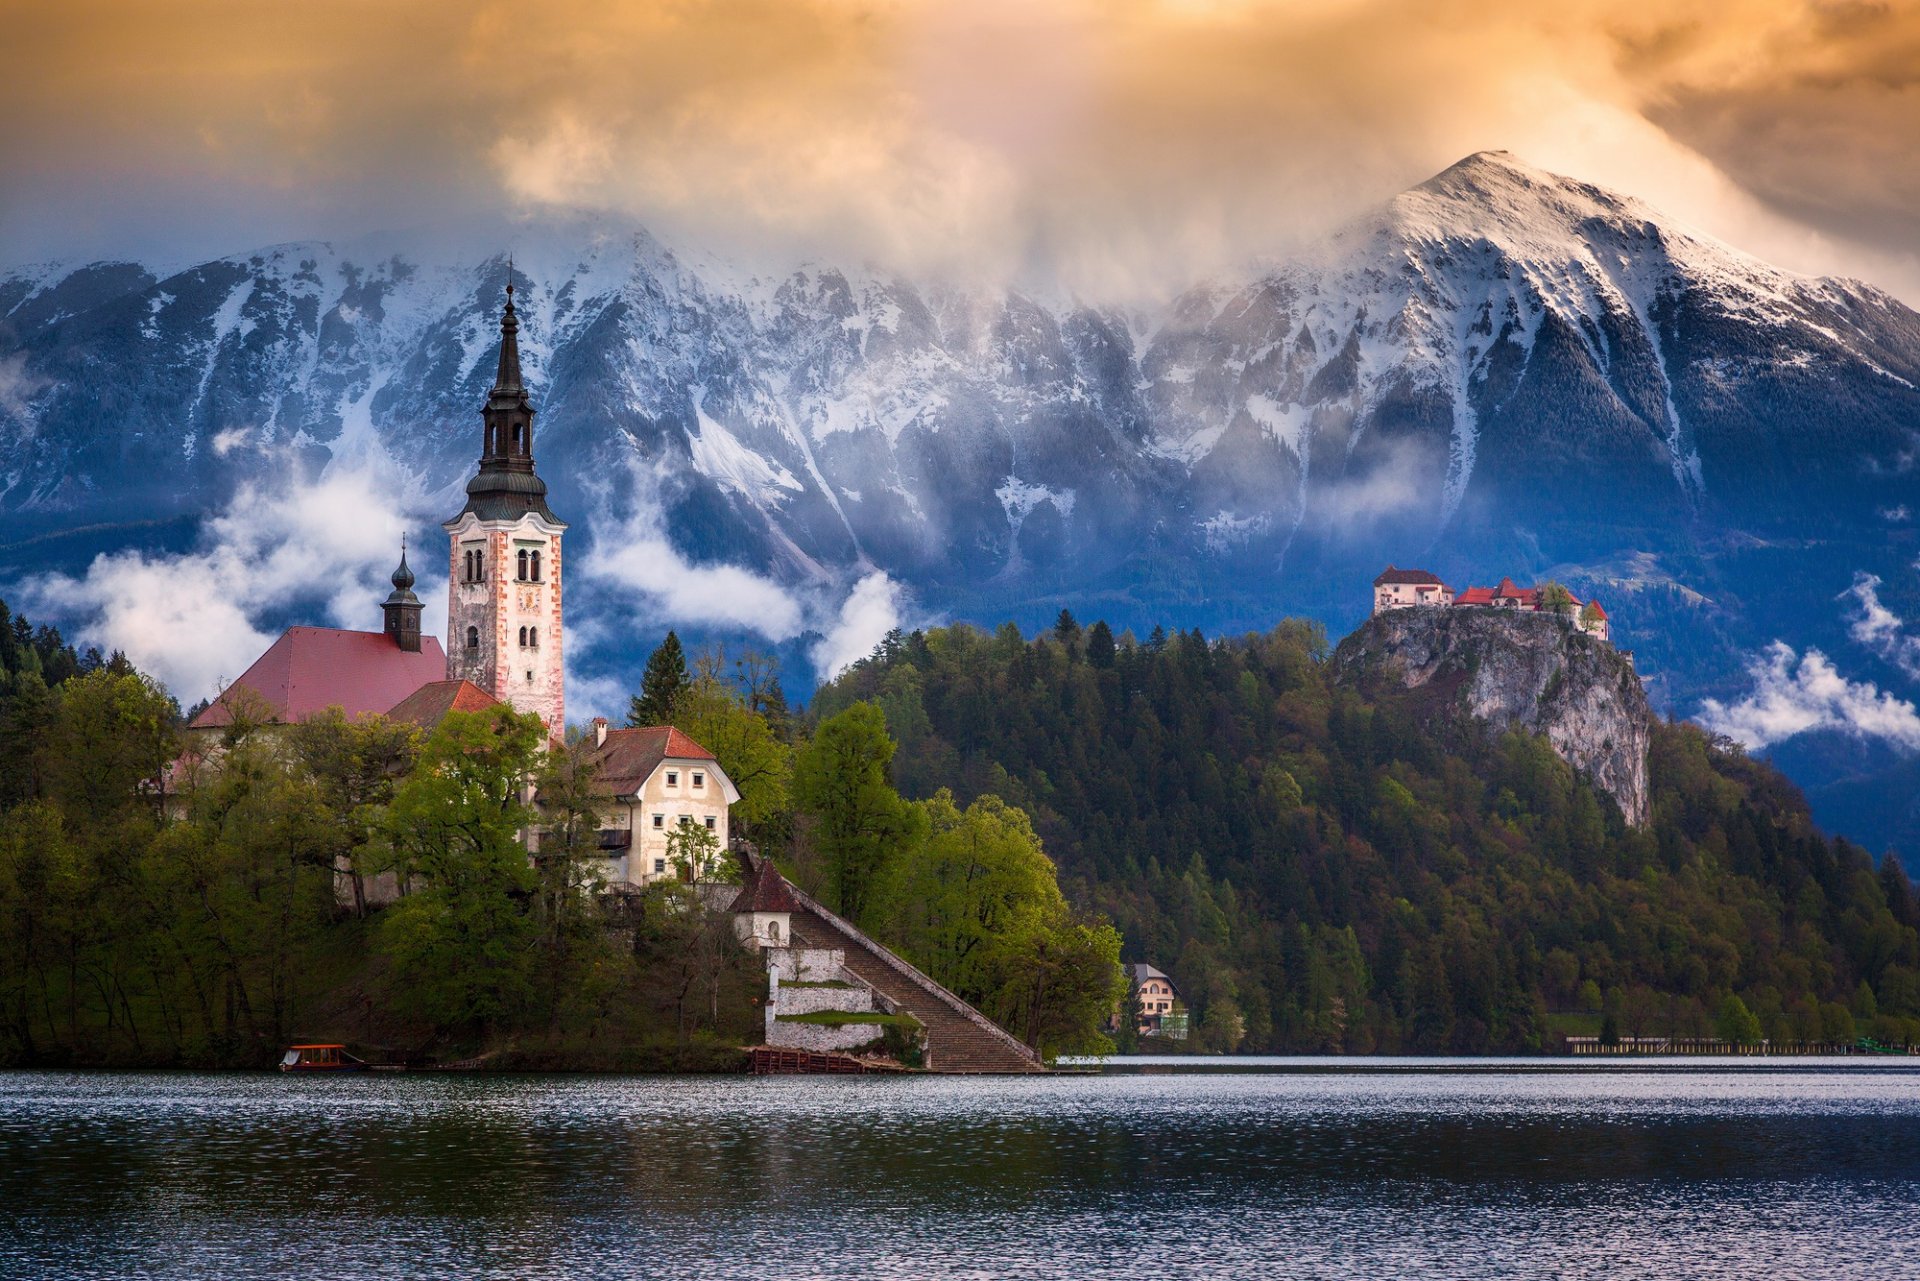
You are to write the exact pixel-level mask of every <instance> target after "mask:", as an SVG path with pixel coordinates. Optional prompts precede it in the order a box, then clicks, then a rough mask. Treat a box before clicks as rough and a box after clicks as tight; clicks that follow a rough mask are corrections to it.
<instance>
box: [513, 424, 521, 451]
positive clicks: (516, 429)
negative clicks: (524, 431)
mask: <svg viewBox="0 0 1920 1281" xmlns="http://www.w3.org/2000/svg"><path fill="white" fill-rule="evenodd" d="M520 431H521V427H520V424H519V423H515V424H514V425H513V447H514V448H515V449H516V450H517V449H519V448H520Z"/></svg>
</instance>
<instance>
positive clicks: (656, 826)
mask: <svg viewBox="0 0 1920 1281" xmlns="http://www.w3.org/2000/svg"><path fill="white" fill-rule="evenodd" d="M666 825H667V816H666V815H665V814H655V815H654V816H653V830H654V831H656V832H658V831H660V830H661V829H662V828H664V827H666Z"/></svg>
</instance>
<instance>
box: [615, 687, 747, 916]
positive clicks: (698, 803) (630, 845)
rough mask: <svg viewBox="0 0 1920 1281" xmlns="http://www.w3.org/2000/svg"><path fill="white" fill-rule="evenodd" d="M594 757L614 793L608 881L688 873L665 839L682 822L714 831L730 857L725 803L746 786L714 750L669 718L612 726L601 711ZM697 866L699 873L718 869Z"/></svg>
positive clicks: (632, 882) (647, 880)
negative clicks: (675, 859)
mask: <svg viewBox="0 0 1920 1281" xmlns="http://www.w3.org/2000/svg"><path fill="white" fill-rule="evenodd" d="M590 760H591V762H592V764H593V767H594V773H595V776H596V778H597V780H598V784H599V787H600V789H601V791H603V792H604V793H605V794H606V795H607V796H608V797H610V798H611V800H612V807H611V812H610V814H609V816H608V818H607V820H606V822H605V824H604V825H603V826H602V827H601V829H600V851H601V853H602V854H604V855H605V856H606V860H607V861H606V864H605V866H604V867H602V868H601V869H600V875H601V878H602V879H603V880H605V881H606V882H608V883H609V884H611V885H615V886H632V887H636V888H637V887H644V886H647V885H651V884H653V883H654V882H656V881H661V880H666V879H669V878H672V877H679V876H682V875H683V869H681V868H679V867H676V866H675V865H674V862H673V855H672V852H671V850H670V848H669V844H668V839H667V838H668V837H669V836H670V835H671V834H672V833H673V832H674V831H675V830H676V829H677V828H679V827H680V826H681V825H683V824H697V825H698V826H700V827H703V828H705V829H706V830H707V831H708V832H711V833H712V834H713V838H714V842H715V846H716V848H717V850H718V851H719V857H722V858H724V857H726V856H727V855H726V849H727V841H728V839H729V836H728V831H727V809H728V807H729V806H730V805H732V804H733V803H734V802H736V801H738V800H739V799H740V789H739V788H737V787H735V786H734V785H733V780H732V779H730V778H728V777H727V773H726V771H725V770H723V769H721V768H720V762H719V761H718V760H716V759H715V758H714V755H713V753H712V752H710V751H708V750H707V749H706V748H704V747H702V746H701V745H700V744H698V743H696V742H694V741H693V739H691V738H689V737H688V736H687V735H685V734H683V733H681V732H680V731H679V730H677V729H675V728H673V726H671V725H651V726H646V727H644V728H637V729H610V728H608V726H607V722H606V719H605V718H604V717H601V718H596V719H595V720H594V722H593V747H592V748H591V756H590ZM692 870H693V871H694V872H695V878H696V879H698V878H699V877H700V876H701V875H704V874H705V873H707V872H709V871H711V870H713V869H711V868H705V867H703V868H698V869H692Z"/></svg>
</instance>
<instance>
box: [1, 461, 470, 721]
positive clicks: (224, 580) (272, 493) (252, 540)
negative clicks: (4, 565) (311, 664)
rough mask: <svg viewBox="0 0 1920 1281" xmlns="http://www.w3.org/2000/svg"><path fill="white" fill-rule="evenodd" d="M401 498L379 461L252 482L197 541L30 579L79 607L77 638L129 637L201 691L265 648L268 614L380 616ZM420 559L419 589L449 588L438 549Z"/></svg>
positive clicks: (47, 606)
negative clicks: (307, 611) (182, 548)
mask: <svg viewBox="0 0 1920 1281" xmlns="http://www.w3.org/2000/svg"><path fill="white" fill-rule="evenodd" d="M404 510H405V505H404V502H403V499H402V496H401V491H400V489H399V487H398V485H397V483H396V482H394V480H393V479H392V478H391V476H390V475H389V474H387V473H384V472H381V471H378V470H374V469H352V470H349V469H341V468H330V469H329V470H328V471H327V472H326V473H325V474H324V475H323V476H322V477H321V478H320V479H319V480H318V481H315V482H312V483H307V482H303V481H301V480H299V479H297V478H293V477H289V478H288V479H286V480H285V481H283V482H281V483H279V484H276V485H265V484H253V485H249V486H247V487H244V488H243V489H241V490H240V491H239V492H238V493H237V494H236V495H235V497H234V499H233V501H232V502H231V503H230V504H229V506H228V507H227V509H226V510H225V511H222V512H220V513H218V514H216V515H215V516H213V517H212V518H210V519H209V520H208V521H207V522H206V524H205V526H204V527H203V529H202V531H201V535H200V539H199V542H198V545H197V546H196V547H195V548H194V549H193V550H191V551H189V552H185V553H180V554H173V555H166V554H148V553H145V552H140V551H121V552H113V553H107V554H103V555H100V556H97V557H95V558H94V560H93V562H92V564H90V565H89V566H88V567H87V570H86V572H85V573H84V574H81V575H78V576H71V575H64V574H48V575H41V576H38V577H35V578H30V579H28V580H27V581H26V582H25V583H24V584H23V585H22V595H23V596H24V598H25V599H26V601H27V602H28V603H29V604H30V605H31V606H32V607H33V608H34V609H36V610H38V611H40V612H43V613H52V614H55V615H57V616H60V617H64V618H68V619H74V620H77V625H76V626H74V627H72V628H70V630H71V631H73V633H74V634H75V636H76V638H77V639H78V640H79V641H80V643H82V644H87V645H98V646H99V647H100V648H101V649H103V650H115V649H119V650H124V651H125V652H126V654H127V656H128V657H129V658H131V659H132V660H133V661H134V663H135V664H136V665H138V666H139V667H141V668H143V669H145V670H147V671H150V672H152V673H153V674H154V675H155V676H157V677H158V678H159V679H160V680H161V681H163V682H164V683H165V684H166V686H167V688H168V689H169V690H171V691H172V692H173V693H174V695H175V696H176V697H178V698H179V699H180V700H181V701H182V702H183V703H192V702H195V701H197V700H198V699H201V698H206V697H209V696H211V695H212V694H214V693H216V692H217V691H218V690H219V689H220V688H221V686H222V684H223V683H225V682H228V681H231V680H232V679H233V678H234V677H236V676H238V675H240V674H241V673H242V672H243V671H245V670H246V668H247V667H248V666H249V665H250V664H251V663H252V662H253V660H254V659H256V658H258V657H259V656H260V653H261V652H262V651H263V650H264V649H265V648H266V647H267V645H268V644H269V643H270V642H271V640H272V636H271V635H269V634H268V632H267V631H266V630H263V628H264V626H266V625H267V624H268V622H269V620H273V619H277V618H279V617H281V616H285V615H288V614H290V613H293V612H295V611H297V610H298V609H301V608H311V609H316V610H318V611H319V617H322V618H325V619H327V620H328V621H330V622H332V623H333V624H335V625H337V626H342V627H352V628H364V629H369V630H371V629H373V628H375V627H377V626H378V624H379V621H380V611H379V602H380V601H381V600H382V599H383V598H384V597H385V596H386V594H387V592H388V591H390V590H391V586H390V585H389V583H388V582H387V578H388V576H389V575H390V574H391V573H392V571H393V567H394V563H395V561H396V560H397V558H398V551H399V546H400V538H401V535H402V534H403V533H404V532H405V531H406V530H407V529H408V528H409V525H410V522H409V520H408V518H407V517H406V516H405V515H403V514H402V512H403V511H404ZM410 559H411V562H412V564H413V567H414V571H415V573H416V575H417V576H418V580H419V581H418V583H417V585H416V586H415V589H414V590H415V592H416V593H418V594H419V595H420V597H421V599H423V600H429V601H430V600H434V599H436V597H439V596H440V595H441V593H443V592H444V587H443V586H439V584H444V582H445V580H444V579H443V578H439V577H438V576H437V575H436V574H435V573H434V570H435V569H436V568H437V566H438V563H439V557H438V555H437V554H430V555H427V556H419V555H415V556H413V557H411V558H410ZM423 568H424V572H423ZM428 616H429V627H431V619H432V611H431V609H429V611H428ZM310 620H311V618H309V621H310Z"/></svg>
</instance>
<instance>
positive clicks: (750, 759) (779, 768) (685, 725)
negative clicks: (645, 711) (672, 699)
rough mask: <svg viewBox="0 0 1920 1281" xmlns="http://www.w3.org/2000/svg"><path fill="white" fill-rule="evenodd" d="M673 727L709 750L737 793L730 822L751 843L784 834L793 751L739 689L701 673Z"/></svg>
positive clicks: (684, 696)
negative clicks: (736, 800) (737, 797)
mask: <svg viewBox="0 0 1920 1281" xmlns="http://www.w3.org/2000/svg"><path fill="white" fill-rule="evenodd" d="M674 724H676V725H678V726H679V727H680V728H681V729H682V730H684V731H685V732H686V733H687V734H688V735H690V736H691V737H692V738H693V740H694V741H695V742H696V743H699V744H700V745H701V746H702V747H704V748H706V749H707V750H708V751H710V752H712V753H713V755H714V758H715V759H716V760H718V761H719V762H720V768H721V769H722V770H724V771H725V772H726V775H727V777H728V778H729V779H731V780H732V781H733V785H734V786H735V787H737V788H739V789H740V799H739V801H738V802H736V803H735V804H734V806H733V808H732V809H731V811H730V812H729V815H728V821H729V824H730V825H731V826H732V827H734V828H735V829H736V830H738V831H739V832H740V833H741V834H742V835H744V836H746V837H748V838H750V839H754V840H762V841H764V840H766V839H767V838H773V839H778V838H779V837H780V836H782V835H784V830H783V829H784V828H785V826H786V824H785V820H786V817H787V815H788V814H789V813H790V812H791V810H792V808H793V799H792V792H791V789H792V785H793V749H792V748H791V747H790V746H788V745H787V744H786V743H785V742H782V741H781V739H780V738H779V736H778V735H777V734H776V733H775V731H774V727H773V725H772V723H771V722H769V721H768V719H767V717H766V716H765V715H763V714H761V713H760V712H757V711H755V710H754V709H753V708H752V707H750V706H749V705H748V703H747V701H746V699H745V697H743V695H742V693H741V691H740V690H739V689H737V688H735V687H734V686H732V685H729V684H727V683H726V682H724V681H722V680H720V679H718V678H717V677H715V676H712V675H708V674H705V673H703V674H702V675H701V676H700V677H699V678H697V679H696V680H695V681H694V682H693V683H692V685H690V686H689V687H688V688H687V689H686V691H685V692H684V693H683V694H682V695H681V696H680V699H679V703H678V705H677V710H676V711H675V713H674Z"/></svg>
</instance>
